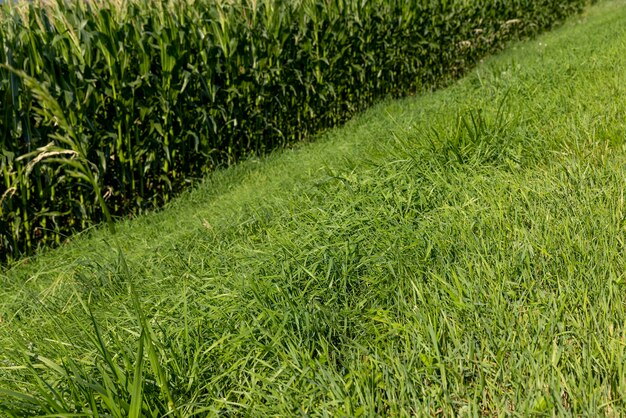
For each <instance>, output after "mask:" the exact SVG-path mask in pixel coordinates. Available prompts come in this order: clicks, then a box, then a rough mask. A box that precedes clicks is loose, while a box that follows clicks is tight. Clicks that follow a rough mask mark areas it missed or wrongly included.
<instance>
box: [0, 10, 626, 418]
mask: <svg viewBox="0 0 626 418" xmlns="http://www.w3.org/2000/svg"><path fill="white" fill-rule="evenodd" d="M624 5H625V3H624V2H623V1H609V2H604V3H602V4H601V5H599V6H596V7H595V8H593V9H591V10H590V11H589V12H588V14H587V15H586V16H584V17H582V18H580V19H579V20H576V21H571V22H569V23H568V24H566V25H565V27H564V28H561V29H559V30H557V31H555V32H553V33H551V34H547V35H545V36H542V37H541V38H538V39H537V40H534V41H532V42H527V43H523V44H515V45H513V46H512V47H511V48H510V49H509V50H508V51H507V52H505V53H504V54H501V55H500V56H498V57H494V58H492V59H490V60H488V62H486V63H485V64H484V65H482V66H480V68H478V69H477V70H476V71H475V72H473V73H472V74H471V75H469V76H468V77H467V78H465V79H464V80H462V81H461V82H459V83H457V84H455V85H454V86H451V87H450V88H448V89H446V90H443V91H439V92H436V93H432V94H427V95H423V96H420V97H415V98H409V99H405V100H401V101H393V102H386V103H382V104H380V105H378V106H376V107H375V108H373V109H371V110H370V111H368V112H366V113H365V114H363V115H361V116H360V117H358V118H356V119H355V120H353V121H352V122H350V123H349V124H347V126H345V127H344V128H342V129H337V130H333V131H331V132H328V133H327V134H326V135H324V136H323V138H320V139H319V141H317V142H315V143H312V144H308V145H306V146H302V147H300V148H298V149H294V150H291V151H285V152H282V153H277V154H275V155H273V156H271V157H268V158H267V159H265V160H262V161H249V162H247V163H244V164H242V165H240V166H237V167H234V168H232V169H228V170H225V171H223V172H219V173H215V174H214V175H212V176H211V177H209V178H208V179H207V180H206V182H205V183H204V184H203V185H202V186H201V187H199V188H198V189H196V190H194V191H192V192H189V193H187V194H186V195H184V196H183V197H181V198H180V199H178V200H177V201H176V202H174V203H172V204H170V205H169V206H168V207H166V208H165V209H164V210H162V211H160V212H159V213H155V214H152V215H149V216H145V217H141V218H138V219H134V220H132V221H127V222H122V223H121V225H120V228H119V231H118V237H117V240H119V245H118V244H116V239H114V238H112V237H111V236H109V235H108V234H107V233H106V232H105V231H101V230H94V231H92V232H90V233H87V234H83V235H82V236H79V237H77V238H76V239H75V240H74V242H73V243H71V244H70V245H67V246H65V247H63V248H60V249H57V250H54V251H50V252H48V253H45V254H42V255H40V256H39V257H37V258H33V259H29V260H28V259H27V260H25V261H23V262H21V263H19V264H17V265H15V266H13V267H12V268H10V269H7V270H6V271H4V272H3V273H2V276H1V277H0V281H1V284H2V287H1V289H2V291H1V292H2V294H1V297H0V300H1V301H2V302H0V318H1V319H0V347H1V350H0V353H2V354H1V355H0V356H1V357H0V362H1V363H2V364H1V365H0V382H1V383H0V386H1V387H2V388H4V389H5V390H9V391H14V392H19V393H20V394H21V397H18V396H7V392H3V397H2V398H0V399H1V400H0V408H2V409H0V410H2V411H3V413H5V414H8V415H11V414H14V415H16V416H20V414H21V415H24V413H26V412H28V413H29V414H32V415H35V414H43V413H48V414H63V413H77V414H81V413H82V414H87V415H89V414H93V413H94V410H96V409H100V410H103V411H104V410H107V411H108V413H110V414H112V415H113V416H126V415H130V414H131V413H137V414H140V415H141V416H161V415H163V414H165V413H168V412H169V414H170V415H172V416H193V415H194V414H195V415H197V416H205V415H218V414H228V415H254V416H257V415H275V416H276V415H278V416H293V415H315V416H328V415H335V416H375V415H387V416H407V415H431V414H443V415H444V416H452V415H461V416H477V415H485V414H488V415H517V416H528V415H589V416H597V415H607V416H620V415H623V414H624V413H626V402H625V400H624V397H623V394H624V393H626V373H624V364H626V363H625V360H626V353H625V341H626V328H625V325H624V324H626V312H625V307H624V301H623V300H624V296H623V295H624V291H625V288H626V275H625V273H624V269H623V266H624V265H626V252H625V251H624V250H625V248H624V243H625V242H626V229H625V228H626V221H625V219H626V212H625V210H626V208H625V206H624V190H626V175H625V174H626V171H625V167H626V148H625V147H624V140H625V139H626V56H625V55H624V54H623V51H624V50H625V49H626V27H624V25H623V24H622V22H623V21H624V19H626V7H624ZM119 249H121V253H120V252H119ZM46 394H47V395H46ZM13 395H15V394H13ZM44 395H46V396H48V399H45V396H44ZM107 402H108V403H107ZM109 405H111V406H109ZM116 408H117V409H116ZM25 411H26V412H25ZM140 415H137V416H140Z"/></svg>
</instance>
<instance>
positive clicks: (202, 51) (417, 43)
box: [0, 0, 588, 258]
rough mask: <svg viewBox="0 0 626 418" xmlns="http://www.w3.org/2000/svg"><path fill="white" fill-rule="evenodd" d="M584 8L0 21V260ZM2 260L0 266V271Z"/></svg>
mask: <svg viewBox="0 0 626 418" xmlns="http://www.w3.org/2000/svg"><path fill="white" fill-rule="evenodd" d="M586 3H588V1H587V0H450V1H441V0H438V1H434V0H432V1H431V0H300V1H292V0H239V1H223V2H221V1H219V0H190V1H183V0H168V1H156V2H149V3H146V2H139V1H134V0H130V1H128V2H124V3H122V4H118V3H113V2H111V1H110V0H107V1H105V2H104V3H102V2H98V3H97V5H95V4H94V3H92V2H90V1H83V0H80V1H73V0H58V1H57V2H56V3H55V4H52V5H50V4H48V5H47V6H41V5H38V4H32V3H31V4H29V5H20V6H18V7H15V6H11V5H6V4H5V5H4V6H2V7H0V9H1V10H0V63H1V64H3V65H2V67H0V199H1V203H0V254H2V255H3V257H6V256H9V257H11V256H15V255H17V254H19V253H22V252H27V251H31V250H33V249H34V248H36V247H38V246H40V245H45V244H50V243H56V242H59V241H60V240H61V239H62V237H63V236H65V235H67V234H68V233H70V232H71V231H74V230H77V229H81V228H85V227H86V226H88V225H89V224H90V223H92V222H94V221H98V220H101V219H102V216H103V214H102V205H99V204H98V203H97V198H98V195H101V196H103V197H104V200H105V201H106V205H107V206H108V207H109V208H110V209H111V211H112V212H113V213H114V214H117V215H122V214H129V213H137V212H139V211H142V210H145V209H147V208H153V207H156V206H158V205H160V204H162V203H163V202H164V201H166V200H168V199H169V198H170V197H171V196H172V194H174V193H176V192H177V191H179V190H180V189H181V187H183V186H184V185H185V184H187V183H189V182H191V181H192V180H193V179H196V178H199V177H201V176H202V175H203V174H205V173H206V172H207V171H208V170H211V169H213V168H215V167H216V166H218V165H220V164H224V163H228V162H231V161H234V160H236V159H239V158H242V157H245V156H248V155H251V154H258V153H263V152H264V151H266V150H268V149H271V148H274V147H276V146H281V145H284V144H288V143H293V142H294V141H298V140H300V139H302V138H304V137H306V136H307V135H309V134H310V133H312V132H316V131H318V130H319V129H323V128H327V127H330V126H333V125H336V124H337V123H341V122H342V121H345V120H346V118H348V117H350V116H351V115H353V114H354V112H356V111H358V110H360V109H363V108H364V107H366V106H368V105H370V104H371V103H372V102H374V101H375V100H377V99H379V98H382V97H386V96H400V95H403V94H406V93H407V92H411V91H418V90H420V89H423V88H431V87H433V86H436V85H438V84H440V83H442V82H445V81H447V80H449V79H451V78H454V77H456V76H458V75H459V74H462V73H463V72H464V71H465V70H466V69H467V68H468V67H469V66H471V65H472V64H473V63H475V62H476V60H477V59H479V58H480V57H482V56H485V55H486V54H487V53H489V52H492V51H494V50H496V49H498V48H500V47H501V46H502V45H503V43H505V42H506V41H508V40H510V39H514V38H519V37H525V36H530V35H533V34H534V33H536V32H538V31H540V30H543V29H545V28H548V27H550V26H551V25H553V24H554V23H555V22H558V21H560V20H562V19H563V18H564V17H566V16H568V15H570V14H572V13H576V12H579V11H580V10H581V9H582V7H584V5H585V4H586ZM0 258H2V257H0Z"/></svg>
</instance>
